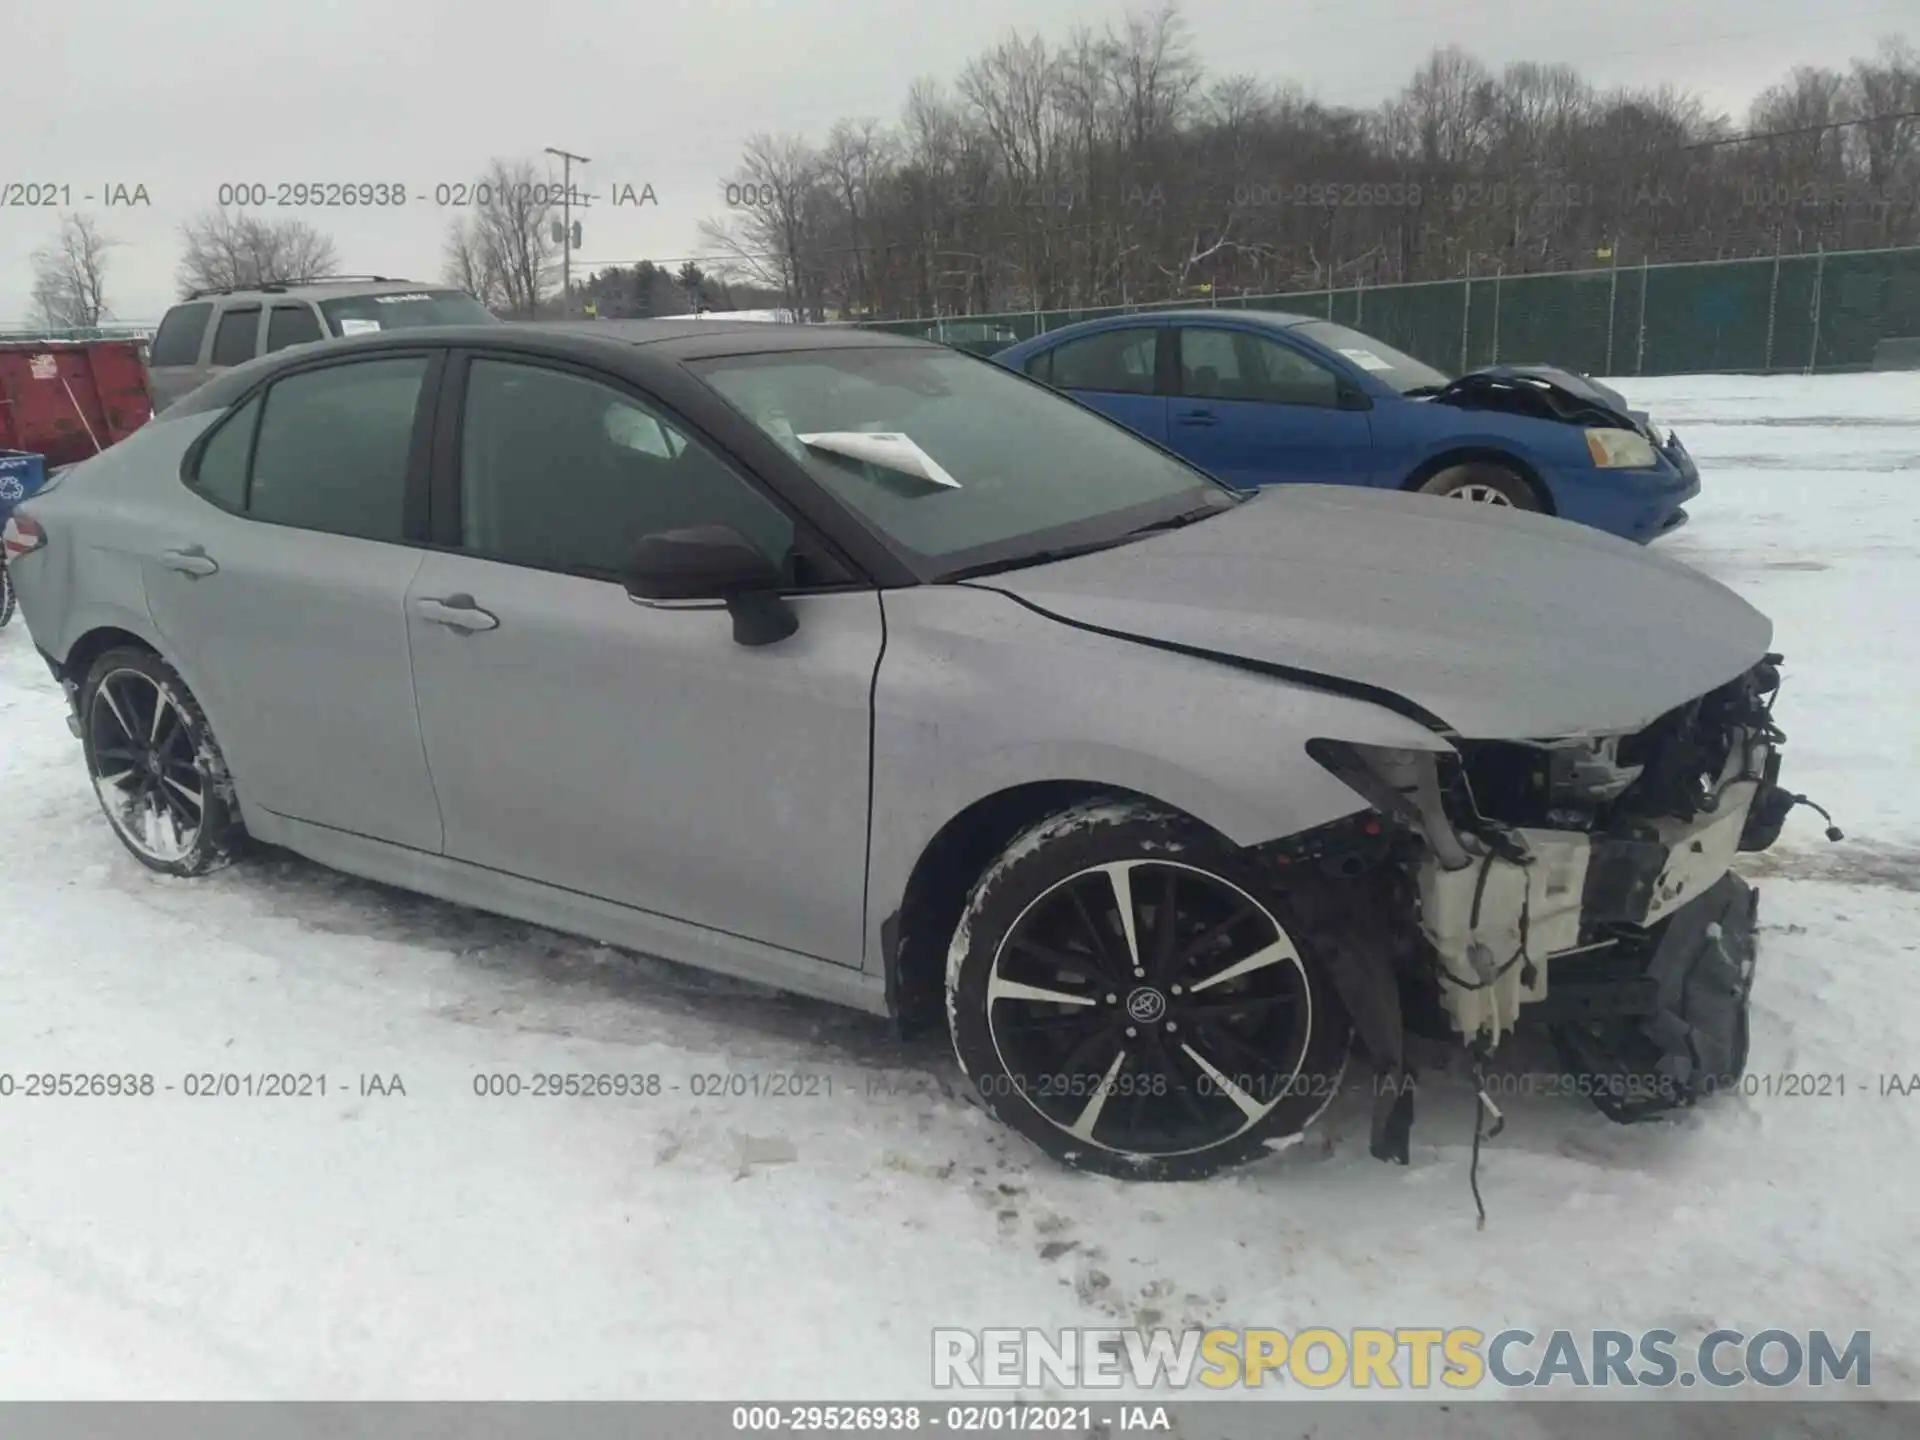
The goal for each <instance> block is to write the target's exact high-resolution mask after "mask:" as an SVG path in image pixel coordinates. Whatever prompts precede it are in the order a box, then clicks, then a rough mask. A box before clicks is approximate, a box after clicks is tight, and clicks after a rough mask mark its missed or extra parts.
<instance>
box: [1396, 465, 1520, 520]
mask: <svg viewBox="0 0 1920 1440" xmlns="http://www.w3.org/2000/svg"><path fill="white" fill-rule="evenodd" d="M1420 493H1421V494H1422V495H1446V496H1449V497H1451V498H1452V499H1455V500H1471V501H1474V502H1475V503H1477V504H1480V505H1506V506H1509V507H1511V508H1512V509H1515V510H1538V509H1539V508H1540V498H1539V496H1537V495H1535V494H1534V492H1533V487H1532V486H1531V485H1529V484H1528V483H1527V482H1526V481H1525V480H1522V479H1521V478H1520V477H1519V476H1518V475H1516V474H1514V473H1513V471H1511V470H1508V469H1506V468H1504V467H1503V466H1499V465H1487V464H1472V465H1453V466H1449V467H1448V468H1447V469H1445V470H1442V471H1441V472H1440V473H1439V474H1438V475H1435V476H1433V477H1432V478H1431V479H1429V480H1428V481H1427V482H1426V483H1425V484H1424V485H1422V486H1421V487H1420Z"/></svg>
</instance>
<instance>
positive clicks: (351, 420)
mask: <svg viewBox="0 0 1920 1440" xmlns="http://www.w3.org/2000/svg"><path fill="white" fill-rule="evenodd" d="M426 373H427V360H426V357H425V356H406V357H402V358H397V359H391V360H361V361H356V362H354V363H352V364H349V365H329V366H327V367H326V368H325V369H322V370H309V371H306V372H304V373H302V374H298V375H289V376H288V377H287V378H286V379H284V380H281V381H277V382H276V383H275V384H274V385H273V387H272V388H271V389H269V390H268V391H267V399H266V413H265V414H264V415H263V416H262V417H261V421H260V439H259V442H258V444H256V445H255V446H254V455H253V475H252V484H251V485H250V486H249V487H248V492H247V512H248V513H249V514H250V515H252V516H253V517H254V518H255V519H256V520H266V521H270V522H272V523H273V524H276V525H297V526H299V527H301V528H302V529H306V530H326V531H330V532H332V533H333V534H335V535H358V536H361V537H363V538H364V539H368V540H401V539H404V538H405V529H406V526H405V518H404V517H405V500H406V488H407V460H408V457H409V456H410V454H411V453H412V449H413V420H414V411H415V409H416V408H417V407H418V405H419V401H420V387H421V382H422V380H423V379H424V378H425V376H426ZM538 473H539V472H538V471H533V472H530V474H531V475H537V474H538ZM521 478H522V479H523V480H526V479H528V478H529V476H528V475H523V476H522V477H521Z"/></svg>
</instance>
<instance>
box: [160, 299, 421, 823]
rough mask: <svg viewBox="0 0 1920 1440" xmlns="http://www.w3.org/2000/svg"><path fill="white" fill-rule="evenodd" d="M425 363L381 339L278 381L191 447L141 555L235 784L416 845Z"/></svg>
mask: <svg viewBox="0 0 1920 1440" xmlns="http://www.w3.org/2000/svg"><path fill="white" fill-rule="evenodd" d="M259 318H260V316H259V311H258V309H255V311H254V313H253V319H254V321H255V322H258V320H259ZM440 363H441V362H440V358H439V356H438V355H437V354H436V353H435V352H433V351H431V350H429V349H422V350H420V351H418V352H403V353H399V354H396V353H394V352H391V351H383V352H381V353H380V354H379V355H378V356H374V357H355V358H353V359H351V360H346V361H336V362H333V363H330V364H325V365H318V366H312V367H307V368H302V369H299V370H295V371H293V372H291V373H289V374H285V375H283V376H281V377H280V378H279V379H277V380H275V381H274V382H273V383H272V384H271V385H270V386H269V387H267V388H266V389H265V390H264V391H263V392H260V393H258V394H256V395H255V396H254V397H253V398H252V399H250V400H249V401H248V402H247V403H246V404H245V405H244V406H242V407H241V408H239V409H238V410H236V411H234V412H233V413H232V414H231V415H230V416H229V417H228V418H226V419H225V420H223V421H221V422H220V423H219V424H218V425H217V426H216V427H215V428H214V429H213V430H211V431H210V432H209V434H208V436H207V438H205V439H204V440H202V441H201V442H199V445H198V446H197V447H196V449H195V450H194V451H192V452H189V457H188V462H187V484H188V488H189V490H190V491H191V492H192V495H193V498H191V499H189V500H187V501H186V503H183V504H181V505H177V506H169V507H167V508H166V510H165V513H164V518H163V519H162V520H161V521H160V522H159V526H158V528H157V529H156V531H155V533H154V534H153V535H152V537H151V540H150V545H151V549H150V550H149V551H148V552H147V555H146V558H145V560H144V564H143V573H144V579H145V584H146V593H147V605H148V608H149V610H150V611H151V612H152V614H153V617H154V620H155V622H156V623H157V624H158V625H159V627H160V631H161V634H162V635H163V636H164V637H165V639H166V642H167V646H168V649H169V650H170V651H171V652H172V653H173V654H175V655H176V656H177V657H178V660H179V663H180V666H181V669H182V671H183V672H184V673H185V674H186V676H187V679H188V682H189V683H190V684H191V685H192V686H193V688H194V692H195V694H196V695H198V696H199V698H200V700H201V703H202V704H204V705H205V706H206V709H207V714H208V716H209V718H210V719H211V721H212V723H213V728H214V730H215V732H216V733H217V734H218V735H219V736H220V740H221V745H222V747H223V748H224V749H225V751H226V754H227V760H228V762H229V764H230V765H231V766H232V768H233V771H234V774H235V775H236V776H237V777H238V778H239V780H240V783H241V784H242V786H243V787H244V788H245V790H246V793H247V796H248V798H249V800H251V801H252V802H253V803H255V804H258V805H260V806H263V807H264V808H266V809H267V810H270V811H272V812H273V813H275V814H278V815H284V816H288V817H291V818H293V819H296V820H304V821H308V822H310V823H313V824H317V825H325V826H328V827H331V828H333V829H336V830H344V831H348V832H350V833H353V834H356V835H365V836H370V837H372V838H374V839H378V840H386V841H390V842H392V843H394V844H397V845H405V846H409V847H411V848H414V849H418V850H425V851H429V852H437V851H438V850H439V848H440V815H439V810H438V807H437V806H436V804H435V801H434V795H433V785H432V782H431V780H430V779H429V777H428V774H427V765H426V754H425V751H424V749H423V748H422V745H421V739H420V724H419V717H418V712H417V710H416V708H415V705H414V697H413V671H412V666H411V661H410V657H409V655H408V653H407V623H406V593H407V585H408V583H409V582H410V581H411V580H412V579H413V576H414V572H415V571H417V570H418V569H419V568H420V560H421V556H422V553H423V552H422V550H421V549H420V548H419V545H420V539H421V537H422V536H423V535H424V533H425V528H426V490H425V483H426V482H425V471H426V457H427V447H428V444H429V441H430V435H431V415H430V414H429V413H428V412H429V411H430V409H431V407H430V406H425V405H423V404H422V397H423V395H431V394H432V393H433V387H432V381H433V379H434V377H435V375H436V373H437V367H438V366H439V364H440ZM156 513H159V512H158V511H156Z"/></svg>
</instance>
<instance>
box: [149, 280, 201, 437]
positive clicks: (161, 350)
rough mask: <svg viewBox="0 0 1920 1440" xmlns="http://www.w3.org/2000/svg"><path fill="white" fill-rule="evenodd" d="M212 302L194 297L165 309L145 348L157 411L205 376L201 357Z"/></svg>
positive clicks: (155, 409) (183, 393) (164, 407)
mask: <svg viewBox="0 0 1920 1440" xmlns="http://www.w3.org/2000/svg"><path fill="white" fill-rule="evenodd" d="M213 308H214V307H213V302H212V301H211V300H194V301H190V302H188V303H187V304H184V305H176V306H174V307H173V308H172V309H171V310H169V311H167V313H166V315H165V316H164V317H163V318H162V319H161V321H160V328H159V329H158V330H157V331H155V332H154V336H153V344H152V345H151V346H149V347H148V350H147V382H148V385H149V388H151V390H152V391H153V408H154V412H155V413H156V414H158V413H159V412H160V411H162V410H164V409H166V408H167V406H169V405H171V404H172V403H173V402H174V401H176V400H178V399H179V398H180V397H181V396H182V395H185V394H186V393H187V392H188V391H189V390H192V389H193V388H194V387H195V386H196V385H198V384H199V383H200V382H201V381H202V380H204V379H206V378H207V372H206V370H205V368H204V367H203V366H202V365H201V363H200V361H201V356H202V354H203V352H204V350H205V348H206V342H207V340H208V334H207V331H208V330H209V329H210V328H211V322H212V320H213Z"/></svg>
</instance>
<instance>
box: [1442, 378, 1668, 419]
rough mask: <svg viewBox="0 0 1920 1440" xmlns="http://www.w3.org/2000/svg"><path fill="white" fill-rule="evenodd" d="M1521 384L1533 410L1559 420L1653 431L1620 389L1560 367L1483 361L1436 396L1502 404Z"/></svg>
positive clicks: (1444, 400)
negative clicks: (1493, 363)
mask: <svg viewBox="0 0 1920 1440" xmlns="http://www.w3.org/2000/svg"><path fill="white" fill-rule="evenodd" d="M1515 388H1518V389H1522V390H1524V391H1527V392H1530V394H1531V397H1532V399H1531V401H1530V403H1529V404H1528V406H1527V408H1528V409H1529V410H1532V409H1544V411H1545V412H1546V413H1547V414H1550V415H1552V416H1553V417H1554V418H1555V419H1559V420H1566V421H1570V422H1572V423H1574V424H1580V425H1585V424H1592V423H1594V422H1596V421H1597V422H1599V423H1601V424H1609V423H1611V424H1616V425H1617V424H1621V423H1625V424H1626V425H1628V426H1630V427H1631V428H1633V429H1635V430H1639V431H1642V432H1643V433H1650V432H1648V431H1647V426H1648V414H1647V412H1646V411H1645V410H1635V409H1634V408H1632V406H1630V405H1629V404H1628V403H1627V397H1626V396H1624V395H1622V394H1621V393H1620V392H1619V391H1618V390H1615V389H1614V388H1613V387H1612V386H1611V385H1602V384H1601V383H1600V382H1599V381H1598V380H1595V379H1594V378H1593V377H1592V376H1591V375H1576V374H1575V373H1574V372H1573V371H1571V370H1562V369H1561V368H1560V367H1559V366H1557V365H1483V366H1482V367H1481V368H1480V369H1478V370H1469V371H1468V372H1467V373H1466V374H1464V375H1462V376H1461V377H1460V378H1459V379H1458V380H1454V381H1452V382H1450V383H1449V384H1448V385H1446V386H1445V387H1444V388H1443V389H1441V390H1440V391H1438V392H1437V393H1435V394H1434V396H1433V397H1432V398H1433V399H1434V400H1436V401H1439V402H1440V403H1441V404H1449V403H1454V402H1459V403H1464V404H1466V405H1469V406H1487V405H1492V406H1493V407H1494V408H1499V407H1500V402H1501V399H1502V397H1503V396H1504V395H1505V394H1506V393H1508V392H1510V391H1511V390H1513V389H1515Z"/></svg>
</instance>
